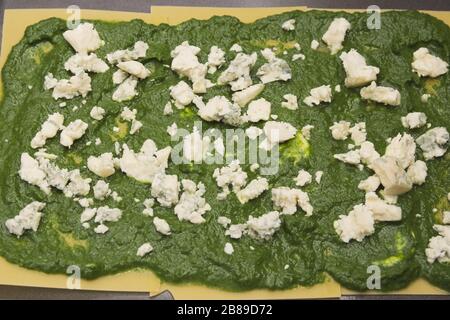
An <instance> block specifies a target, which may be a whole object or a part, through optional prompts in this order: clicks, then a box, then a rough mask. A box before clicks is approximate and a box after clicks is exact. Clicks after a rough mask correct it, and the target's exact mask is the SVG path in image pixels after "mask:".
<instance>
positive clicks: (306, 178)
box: [294, 169, 312, 187]
mask: <svg viewBox="0 0 450 320" xmlns="http://www.w3.org/2000/svg"><path fill="white" fill-rule="evenodd" d="M294 181H295V185H297V186H299V187H304V186H306V185H308V184H310V183H311V181H312V176H311V174H310V173H309V172H308V171H306V170H303V169H302V170H300V171H299V172H298V174H297V177H295V178H294Z"/></svg>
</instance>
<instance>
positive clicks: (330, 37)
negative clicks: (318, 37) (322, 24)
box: [322, 18, 351, 54]
mask: <svg viewBox="0 0 450 320" xmlns="http://www.w3.org/2000/svg"><path fill="white" fill-rule="evenodd" d="M350 27H351V25H350V22H348V20H347V19H345V18H334V19H333V21H332V22H331V24H330V26H329V27H328V30H327V31H326V32H325V33H324V35H323V36H322V40H323V41H324V42H325V43H326V44H327V45H328V48H329V49H330V51H331V54H336V53H337V52H338V51H339V50H341V49H342V42H344V39H345V33H346V32H347V30H349V29H350Z"/></svg>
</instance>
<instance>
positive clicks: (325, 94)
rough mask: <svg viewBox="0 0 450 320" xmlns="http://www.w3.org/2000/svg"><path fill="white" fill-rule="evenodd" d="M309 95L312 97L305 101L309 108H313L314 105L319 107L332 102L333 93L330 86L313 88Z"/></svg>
mask: <svg viewBox="0 0 450 320" xmlns="http://www.w3.org/2000/svg"><path fill="white" fill-rule="evenodd" d="M309 94H310V95H309V96H308V97H306V98H305V99H304V100H303V102H304V103H305V104H306V105H307V106H310V107H312V106H313V105H319V104H320V103H322V102H327V103H330V102H331V97H332V93H331V87H330V86H320V87H317V88H313V89H311V91H309Z"/></svg>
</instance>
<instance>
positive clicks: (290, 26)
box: [281, 19, 295, 31]
mask: <svg viewBox="0 0 450 320" xmlns="http://www.w3.org/2000/svg"><path fill="white" fill-rule="evenodd" d="M281 28H282V29H283V30H286V31H292V30H295V19H289V20H286V21H285V22H283V23H282V25H281Z"/></svg>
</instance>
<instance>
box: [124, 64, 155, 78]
mask: <svg viewBox="0 0 450 320" xmlns="http://www.w3.org/2000/svg"><path fill="white" fill-rule="evenodd" d="M117 67H119V69H120V70H122V71H125V72H126V73H128V74H131V75H133V76H135V77H136V78H139V79H145V78H147V77H148V76H149V75H150V71H149V70H148V69H147V68H146V67H145V66H144V65H143V64H142V63H140V62H139V61H123V62H119V63H118V64H117Z"/></svg>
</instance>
